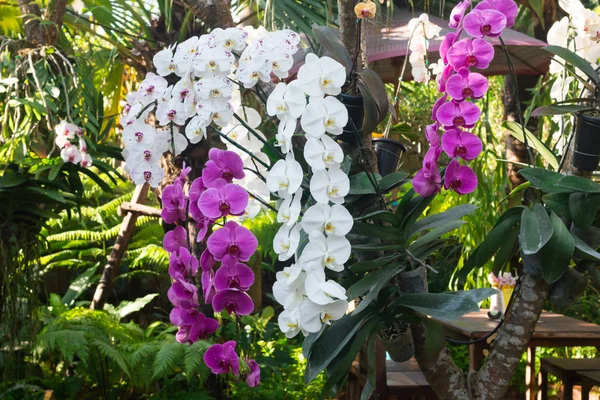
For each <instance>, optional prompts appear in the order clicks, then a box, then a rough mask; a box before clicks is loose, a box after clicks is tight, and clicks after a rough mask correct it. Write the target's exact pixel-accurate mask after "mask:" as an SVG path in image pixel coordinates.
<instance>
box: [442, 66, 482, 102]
mask: <svg viewBox="0 0 600 400" xmlns="http://www.w3.org/2000/svg"><path fill="white" fill-rule="evenodd" d="M488 86H489V83H488V80H487V79H486V78H485V77H484V76H483V75H481V74H479V73H477V72H470V71H469V69H468V68H461V69H459V70H458V71H457V73H456V74H454V75H452V76H451V77H450V78H448V81H447V82H446V93H447V94H448V95H449V96H450V97H452V99H454V100H456V101H462V100H465V99H467V98H471V99H480V98H482V97H483V95H485V92H487V90H488Z"/></svg>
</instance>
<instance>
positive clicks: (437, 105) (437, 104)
mask: <svg viewBox="0 0 600 400" xmlns="http://www.w3.org/2000/svg"><path fill="white" fill-rule="evenodd" d="M446 100H448V96H446V93H444V95H443V96H442V97H440V98H439V99H437V100H436V101H435V103H434V104H433V108H432V109H431V119H432V120H434V121H437V120H438V119H437V112H438V110H439V109H440V107H441V106H442V105H443V104H446Z"/></svg>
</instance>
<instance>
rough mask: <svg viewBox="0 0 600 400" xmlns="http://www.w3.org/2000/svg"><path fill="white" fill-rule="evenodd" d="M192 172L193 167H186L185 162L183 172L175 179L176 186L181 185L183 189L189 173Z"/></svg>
mask: <svg viewBox="0 0 600 400" xmlns="http://www.w3.org/2000/svg"><path fill="white" fill-rule="evenodd" d="M190 172H192V167H186V166H185V161H184V162H183V167H182V168H181V172H180V173H179V176H178V177H177V178H176V179H175V182H174V183H175V184H179V185H181V187H183V186H184V185H185V183H186V182H187V176H188V175H189V173H190Z"/></svg>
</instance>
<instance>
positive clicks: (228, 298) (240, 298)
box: [212, 289, 254, 315]
mask: <svg viewBox="0 0 600 400" xmlns="http://www.w3.org/2000/svg"><path fill="white" fill-rule="evenodd" d="M212 306H213V310H215V312H221V311H223V310H226V311H227V312H228V313H229V314H231V313H236V315H248V314H250V313H251V312H252V311H254V302H253V301H252V299H251V298H250V296H248V294H247V293H246V292H244V291H242V290H239V289H225V290H221V291H220V292H217V294H215V296H214V297H213V299H212Z"/></svg>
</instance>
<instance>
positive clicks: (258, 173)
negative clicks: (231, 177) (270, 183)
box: [244, 160, 267, 182]
mask: <svg viewBox="0 0 600 400" xmlns="http://www.w3.org/2000/svg"><path fill="white" fill-rule="evenodd" d="M253 161H254V160H253ZM244 170H245V171H250V172H252V173H253V174H254V175H256V176H257V177H258V179H260V180H261V181H263V182H266V181H267V178H265V177H264V176H262V174H261V173H260V172H258V171H257V170H254V169H252V168H247V167H245V168H244Z"/></svg>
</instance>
